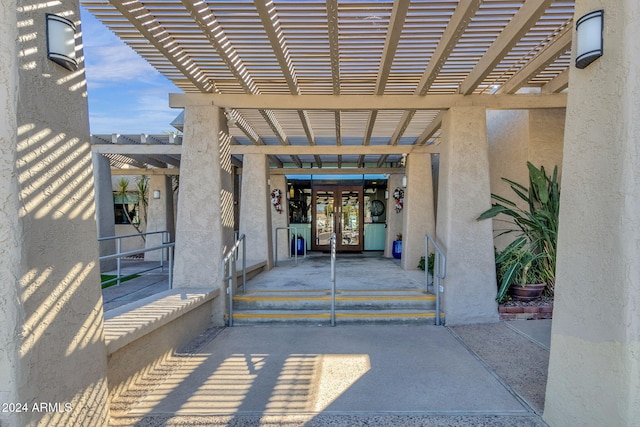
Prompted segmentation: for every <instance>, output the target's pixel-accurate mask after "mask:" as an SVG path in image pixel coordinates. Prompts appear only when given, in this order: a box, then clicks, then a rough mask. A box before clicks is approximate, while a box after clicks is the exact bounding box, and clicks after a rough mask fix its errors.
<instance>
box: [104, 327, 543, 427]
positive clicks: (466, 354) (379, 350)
mask: <svg viewBox="0 0 640 427" xmlns="http://www.w3.org/2000/svg"><path fill="white" fill-rule="evenodd" d="M525 322H526V323H525ZM549 331H550V322H549V321H544V320H530V321H524V322H520V323H516V322H513V323H508V322H500V323H494V324H484V325H470V326H457V327H452V328H445V327H437V326H430V325H426V326H398V325H395V326H365V325H343V326H337V327H335V328H331V327H308V326H282V327H235V328H226V329H214V330H210V331H208V332H207V333H206V334H204V335H203V336H201V337H200V338H199V340H196V341H195V342H194V343H192V345H191V348H190V349H186V350H185V351H183V352H182V353H180V354H177V355H176V356H175V357H174V359H173V360H172V362H171V365H172V366H168V367H167V370H169V371H171V373H170V374H168V375H166V376H164V377H163V378H162V380H158V379H157V378H156V379H155V383H150V384H149V385H148V389H147V390H146V394H145V393H142V396H141V397H137V398H135V399H133V400H132V401H131V402H129V405H128V408H127V411H124V412H121V413H117V412H114V413H112V415H115V417H114V418H113V420H112V421H113V425H136V426H159V425H162V426H178V425H181V426H189V425H211V426H218V425H219V426H227V425H228V426H303V425H304V426H327V425H331V426H358V425H376V426H385V425H388V426H413V425H415V426H441V425H447V426H477V425H483V426H544V425H545V424H544V422H542V420H541V419H540V416H539V414H541V412H542V408H543V403H544V386H545V384H546V366H547V363H548V350H547V349H546V348H544V345H545V342H546V340H547V338H548V336H549V334H548V332H549ZM534 337H535V338H534ZM532 339H533V340H532ZM540 344H542V346H541V345H540ZM522 361H524V362H528V363H529V366H526V364H525V365H522V364H520V362H522ZM531 364H533V365H531ZM532 366H533V373H531V371H530V369H531V367H532Z"/></svg>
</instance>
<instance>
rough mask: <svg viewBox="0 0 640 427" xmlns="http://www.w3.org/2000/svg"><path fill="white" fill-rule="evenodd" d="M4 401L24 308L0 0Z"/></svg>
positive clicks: (12, 98)
mask: <svg viewBox="0 0 640 427" xmlns="http://www.w3.org/2000/svg"><path fill="white" fill-rule="evenodd" d="M0 7H1V8H2V10H3V13H2V14H0V55H1V56H2V58H3V59H2V61H0V108H1V109H2V114H0V200H2V202H1V205H0V241H1V242H2V245H0V325H2V327H0V402H15V401H17V400H18V399H19V397H20V396H19V394H18V384H19V381H20V375H19V363H20V362H19V352H18V350H19V342H18V338H17V334H18V331H19V327H20V323H21V321H22V320H23V318H24V312H23V311H22V309H21V307H20V306H19V305H18V304H16V301H17V300H18V291H19V289H18V286H17V283H18V279H19V276H20V271H21V267H20V260H21V241H22V238H23V231H22V224H21V222H20V221H19V220H18V215H17V212H18V209H19V205H18V183H17V180H16V179H15V176H16V175H15V173H16V172H15V160H16V155H17V153H16V144H17V120H16V114H17V109H18V96H17V95H18V59H17V58H18V56H17V52H16V47H17V46H16V42H15V41H16V39H17V33H18V32H17V25H16V13H15V10H16V2H15V1H11V0H0ZM12 423H13V425H17V421H16V419H15V417H14V416H13V415H12V414H8V413H2V412H0V425H12Z"/></svg>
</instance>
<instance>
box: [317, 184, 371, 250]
mask: <svg viewBox="0 0 640 427" xmlns="http://www.w3.org/2000/svg"><path fill="white" fill-rule="evenodd" d="M362 193H363V192H362V187H361V186H322V187H314V188H313V225H312V227H311V231H312V236H311V239H312V240H311V241H312V245H311V249H313V250H320V251H326V250H329V249H330V242H329V239H330V238H331V233H336V250H338V251H361V250H362V249H363V235H362V231H363V215H362V213H363V211H362V205H363V195H362Z"/></svg>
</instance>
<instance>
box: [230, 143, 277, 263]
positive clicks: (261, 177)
mask: <svg viewBox="0 0 640 427" xmlns="http://www.w3.org/2000/svg"><path fill="white" fill-rule="evenodd" d="M268 178H269V160H268V158H267V156H265V155H264V154H245V155H244V156H243V159H242V187H241V188H242V191H241V193H242V199H241V201H240V203H241V205H240V233H241V234H242V233H244V234H245V244H246V245H247V260H250V261H260V262H261V261H267V269H270V268H271V267H272V264H273V244H272V240H271V233H272V231H271V211H272V209H273V205H272V203H271V189H270V187H269V184H268V183H267V180H268ZM281 190H282V191H283V193H282V203H286V202H287V199H286V195H285V194H284V191H286V187H285V188H281ZM276 215H277V214H276Z"/></svg>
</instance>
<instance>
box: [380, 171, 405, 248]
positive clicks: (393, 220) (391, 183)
mask: <svg viewBox="0 0 640 427" xmlns="http://www.w3.org/2000/svg"><path fill="white" fill-rule="evenodd" d="M401 184H402V175H400V174H391V175H389V179H388V180H387V190H388V191H389V198H388V199H387V206H386V210H387V238H386V244H385V247H384V256H385V257H387V258H391V256H392V255H391V251H392V245H393V241H394V240H396V236H397V235H398V234H400V233H402V223H403V217H404V209H403V210H402V211H400V212H396V208H395V199H394V198H393V190H395V189H396V188H398V187H401Z"/></svg>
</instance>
